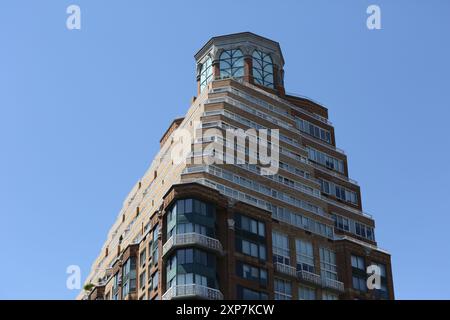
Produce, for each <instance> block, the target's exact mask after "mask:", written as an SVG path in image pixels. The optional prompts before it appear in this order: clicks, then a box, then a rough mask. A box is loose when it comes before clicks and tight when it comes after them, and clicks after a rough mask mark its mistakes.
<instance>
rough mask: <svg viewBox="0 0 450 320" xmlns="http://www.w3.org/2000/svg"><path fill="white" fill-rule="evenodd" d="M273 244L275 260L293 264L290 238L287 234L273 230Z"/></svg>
mask: <svg viewBox="0 0 450 320" xmlns="http://www.w3.org/2000/svg"><path fill="white" fill-rule="evenodd" d="M272 245H273V261H274V262H275V263H281V264H285V265H290V264H291V258H290V254H289V238H288V236H287V235H285V234H282V233H279V232H276V231H273V232H272Z"/></svg>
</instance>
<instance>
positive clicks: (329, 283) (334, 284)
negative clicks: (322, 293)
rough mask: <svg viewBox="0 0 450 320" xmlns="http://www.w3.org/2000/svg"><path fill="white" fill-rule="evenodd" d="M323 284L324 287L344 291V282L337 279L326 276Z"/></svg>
mask: <svg viewBox="0 0 450 320" xmlns="http://www.w3.org/2000/svg"><path fill="white" fill-rule="evenodd" d="M322 286H323V287H324V288H330V289H333V290H336V291H339V292H344V283H342V282H340V281H337V280H333V279H328V278H324V279H322Z"/></svg>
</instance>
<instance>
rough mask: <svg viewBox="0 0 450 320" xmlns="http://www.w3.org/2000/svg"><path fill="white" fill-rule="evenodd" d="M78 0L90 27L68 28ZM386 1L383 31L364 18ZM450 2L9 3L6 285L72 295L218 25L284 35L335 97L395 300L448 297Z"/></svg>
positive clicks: (333, 111) (3, 40)
mask: <svg viewBox="0 0 450 320" xmlns="http://www.w3.org/2000/svg"><path fill="white" fill-rule="evenodd" d="M70 4H78V5H80V7H81V10H82V30H80V31H69V30H67V29H66V26H65V22H66V17H67V15H66V13H65V11H66V8H67V6H68V5H70ZM369 4H378V5H379V6H380V7H381V13H382V30H378V31H369V30H368V29H367V28H366V17H367V14H366V8H367V6H368V5H369ZM449 16H450V1H445V0H441V1H438V0H434V1H425V0H423V1H418V0H403V1H381V0H371V1H365V0H362V1H356V0H352V1H350V0H348V1H334V0H330V1H317V0H314V1H313V0H311V1H275V2H273V1H261V0H258V1H254V0H253V1H231V0H229V1H226V4H225V5H223V4H220V2H213V1H208V2H207V1H201V2H200V1H143V0H142V1H138V0H135V1H100V0H96V1H87V0H77V1H75V0H73V1H65V0H53V1H49V0H47V1H45V0H41V1H35V0H29V1H22V0H2V1H1V2H0V152H1V156H0V215H1V219H0V221H1V224H0V226H1V230H0V243H1V246H2V250H1V256H2V258H1V260H0V261H1V263H0V274H2V275H3V277H2V282H1V285H0V298H27V299H28V298H33V299H47V298H55V299H72V298H74V297H75V295H76V293H77V292H76V291H69V290H67V289H66V287H65V283H66V273H65V271H66V267H67V266H68V265H71V264H78V265H80V266H81V268H82V272H83V274H82V275H83V278H84V277H85V276H86V275H87V272H88V270H89V268H90V265H91V262H92V261H93V259H94V258H95V257H96V255H97V254H98V252H99V249H100V248H101V246H102V244H103V242H104V240H105V238H106V234H107V232H108V230H109V228H110V226H111V225H112V223H113V221H114V220H115V217H116V215H117V213H118V212H119V210H120V208H121V205H122V201H123V200H124V198H125V196H126V195H127V193H128V191H129V190H130V188H131V187H132V186H133V184H134V183H135V182H136V181H137V180H138V179H139V177H141V175H142V174H143V173H144V172H145V170H146V168H147V167H148V165H149V164H150V162H151V160H152V158H153V155H154V154H155V153H156V151H157V149H158V146H159V139H160V137H161V135H162V133H163V132H164V131H165V129H166V128H167V126H168V125H169V123H170V122H171V120H172V119H173V118H174V117H177V116H181V115H183V114H184V113H185V111H186V110H187V108H188V106H189V100H190V98H191V96H193V95H195V91H196V83H195V65H194V59H193V55H194V53H195V52H196V51H197V50H198V49H199V48H200V47H201V46H202V45H203V44H204V43H205V42H206V41H207V40H208V39H209V38H210V37H211V36H214V35H221V34H226V33H234V32H240V31H252V32H254V33H258V34H260V35H263V36H266V37H269V38H271V39H274V40H277V41H279V42H280V44H281V47H282V50H283V53H284V57H285V60H286V65H285V70H286V77H285V85H286V88H287V90H288V91H290V92H295V93H299V94H304V95H307V96H309V97H311V98H313V99H316V100H318V101H320V102H322V103H323V104H324V105H325V106H326V107H328V109H329V114H330V119H331V121H332V122H333V123H334V125H335V127H336V136H337V142H338V146H339V147H341V148H343V149H345V150H346V152H347V154H348V156H349V168H350V176H351V177H352V178H354V179H356V180H357V181H359V183H360V185H361V188H362V192H363V193H362V195H363V204H364V209H365V210H366V211H367V212H369V213H371V214H373V215H374V217H375V219H376V224H377V228H376V236H377V240H378V243H379V245H380V247H382V248H385V249H387V250H389V251H390V252H391V253H392V263H393V271H394V283H395V289H396V297H397V298H399V299H408V298H427V299H429V298H438V299H439V298H450V286H449V285H450V280H448V271H449V270H450V249H449V247H450V240H449V239H450V238H449V225H450V210H449V209H450V205H449V202H448V199H449V190H450V187H449V180H450V169H449V166H448V163H449V159H450V148H449V147H450V139H449V134H448V128H449V124H448V123H449V119H450V95H449V91H450V90H449V89H450V82H449V74H450V60H449V57H450V44H449V32H450V19H449Z"/></svg>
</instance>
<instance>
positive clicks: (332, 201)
mask: <svg viewBox="0 0 450 320" xmlns="http://www.w3.org/2000/svg"><path fill="white" fill-rule="evenodd" d="M322 199H323V200H325V201H326V202H328V203H329V204H332V205H333V206H336V207H339V208H342V209H344V210H347V211H350V212H352V213H355V214H358V215H361V216H364V217H366V218H369V219H372V218H373V217H372V215H371V214H369V213H367V212H364V211H361V210H358V209H355V208H352V207H350V206H349V205H346V204H343V203H339V202H337V201H335V200H333V199H330V198H327V197H322Z"/></svg>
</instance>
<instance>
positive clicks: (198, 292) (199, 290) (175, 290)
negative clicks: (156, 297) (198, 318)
mask: <svg viewBox="0 0 450 320" xmlns="http://www.w3.org/2000/svg"><path fill="white" fill-rule="evenodd" d="M192 297H198V298H203V299H208V300H223V294H222V292H220V291H219V290H217V289H213V288H209V287H205V286H202V285H199V284H184V285H177V286H172V287H170V288H169V289H168V290H167V291H166V293H164V294H163V296H162V300H172V299H175V298H192Z"/></svg>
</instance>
